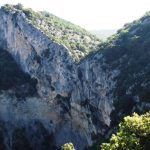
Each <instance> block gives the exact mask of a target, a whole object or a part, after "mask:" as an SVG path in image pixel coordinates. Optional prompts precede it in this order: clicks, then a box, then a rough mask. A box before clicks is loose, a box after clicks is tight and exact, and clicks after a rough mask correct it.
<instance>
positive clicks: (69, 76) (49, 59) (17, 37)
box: [0, 10, 114, 149]
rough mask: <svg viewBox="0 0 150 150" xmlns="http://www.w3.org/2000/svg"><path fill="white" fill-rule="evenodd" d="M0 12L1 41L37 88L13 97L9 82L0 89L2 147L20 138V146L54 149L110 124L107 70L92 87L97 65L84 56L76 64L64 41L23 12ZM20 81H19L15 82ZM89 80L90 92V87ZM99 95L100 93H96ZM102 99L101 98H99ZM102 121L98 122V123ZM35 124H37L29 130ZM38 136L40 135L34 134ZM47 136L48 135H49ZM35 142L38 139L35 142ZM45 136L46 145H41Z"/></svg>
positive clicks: (78, 142) (83, 141)
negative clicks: (31, 93)
mask: <svg viewBox="0 0 150 150" xmlns="http://www.w3.org/2000/svg"><path fill="white" fill-rule="evenodd" d="M0 16H2V18H1V20H0V32H1V34H0V39H1V40H0V47H1V48H2V49H6V50H7V51H8V52H9V53H10V54H11V55H12V56H13V58H14V59H15V61H16V62H17V64H18V65H19V66H20V68H21V69H22V70H23V71H24V72H26V73H28V74H29V75H30V76H31V78H34V79H36V80H37V85H36V88H37V94H36V95H34V96H30V97H29V96H28V95H26V96H25V97H23V98H22V97H19V99H18V98H17V97H16V96H14V95H13V94H12V93H13V89H12V88H10V89H9V90H7V91H4V92H2V93H1V95H0V96H1V105H0V106H1V107H2V109H1V110H0V114H1V120H2V124H5V125H4V126H5V127H6V132H7V134H9V138H8V139H7V138H6V137H5V136H4V135H5V133H4V128H3V127H2V132H3V136H4V137H3V141H4V143H3V144H4V145H5V147H6V148H7V149H16V146H17V143H19V148H20V149H21V148H22V147H23V145H29V146H28V148H31V149H49V148H52V147H53V149H54V146H58V147H59V146H60V145H62V144H64V143H65V142H69V141H72V142H73V143H74V144H75V146H76V147H77V148H78V149H83V147H85V146H87V145H91V144H92V136H93V135H95V134H97V133H98V132H102V133H103V132H104V131H103V129H104V128H103V127H104V126H105V125H109V124H110V120H109V115H110V112H111V108H110V106H109V102H108V99H107V98H106V93H108V91H109V89H107V88H108V87H109V86H108V84H110V86H111V88H112V87H113V83H111V81H108V82H105V79H106V76H105V75H106V74H107V73H103V71H102V69H101V66H100V69H99V70H98V71H100V72H102V76H101V77H100V78H98V79H97V81H96V82H97V83H100V82H103V83H104V86H102V87H99V89H96V87H95V84H96V82H95V79H96V78H97V76H98V75H99V73H98V72H97V71H96V70H93V72H92V73H91V72H90V68H91V67H95V66H94V64H93V65H92V64H91V66H89V65H88V63H90V62H85V63H83V64H82V65H81V66H78V65H76V63H75V62H74V60H73V59H72V58H71V56H70V54H69V51H68V49H67V48H66V47H64V46H62V45H59V44H57V43H55V42H53V41H52V40H50V39H49V38H48V37H47V36H45V35H44V34H43V33H42V32H41V31H40V30H38V29H36V28H35V27H34V26H33V25H31V24H30V23H29V22H28V21H27V19H26V16H25V15H24V14H23V13H22V12H18V11H16V12H12V13H7V12H5V11H3V10H1V11H0ZM82 68H83V69H82ZM93 69H94V68H93ZM94 76H95V77H94ZM113 76H114V75H112V77H113ZM84 78H85V79H84ZM89 81H90V82H89ZM91 83H92V85H90V84H91ZM22 86H24V84H22V85H20V88H21V87H22ZM92 86H94V87H93V90H96V91H95V92H94V91H93V90H91V88H92ZM102 90H103V91H102ZM81 91H83V92H81ZM100 91H101V93H99V92H100ZM98 95H101V97H99V98H97V96H98ZM101 99H102V102H99V100H101ZM8 108H9V111H8V110H7V109H8ZM97 110H98V111H97ZM104 110H105V111H104ZM93 112H94V113H93ZM99 121H100V122H99ZM37 122H38V123H37ZM97 122H98V123H97ZM101 123H103V125H102V128H101V129H99V127H98V125H100V124H101ZM37 124H38V129H37V131H34V130H36V129H34V126H37ZM39 124H40V125H39ZM39 126H40V127H39ZM29 128H31V133H32V132H33V133H32V135H31V133H29V132H30V129H29ZM43 130H44V131H43ZM14 132H15V133H14ZM16 132H17V133H16ZM18 132H19V133H21V135H22V136H21V137H20V138H19V139H21V140H18V134H19V133H18ZM37 132H38V133H37ZM43 132H44V133H43ZM45 132H46V133H45ZM14 134H15V136H14ZM31 136H33V137H34V138H32V137H31ZM38 136H40V137H41V138H40V139H38ZM14 137H15V138H14ZM50 139H53V141H48V140H50ZM37 142H38V143H39V144H38V145H36V144H35V143H37ZM44 142H46V144H45V146H47V147H42V145H43V143H44ZM12 143H14V145H13V144H12ZM25 143H28V144H25ZM13 147H15V148H13Z"/></svg>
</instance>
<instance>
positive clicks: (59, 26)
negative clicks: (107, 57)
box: [2, 4, 101, 61]
mask: <svg viewBox="0 0 150 150" xmlns="http://www.w3.org/2000/svg"><path fill="white" fill-rule="evenodd" d="M2 9H4V10H5V11H6V12H11V13H13V12H16V11H19V12H23V13H24V14H25V15H26V17H27V18H28V21H29V22H30V23H31V24H33V25H34V26H35V27H36V28H38V29H39V30H41V31H42V32H43V33H44V34H46V35H47V36H48V37H49V38H50V39H52V40H54V41H55V42H57V43H59V44H63V45H65V46H66V47H67V48H68V49H69V51H70V54H71V55H72V56H73V58H75V60H76V61H79V60H80V59H81V58H83V57H84V56H86V55H88V54H89V53H90V52H92V51H96V50H97V46H98V45H99V44H100V43H101V41H100V39H99V38H98V37H96V36H95V35H93V34H91V33H90V32H88V31H86V30H85V29H83V28H81V27H79V26H77V25H74V24H72V23H70V22H68V21H66V20H63V19H61V18H59V17H57V16H55V15H53V14H50V13H49V12H46V11H42V12H35V11H33V10H32V9H30V8H28V9H25V8H23V6H22V5H21V4H18V5H16V6H13V5H8V4H7V5H5V6H3V7H2Z"/></svg>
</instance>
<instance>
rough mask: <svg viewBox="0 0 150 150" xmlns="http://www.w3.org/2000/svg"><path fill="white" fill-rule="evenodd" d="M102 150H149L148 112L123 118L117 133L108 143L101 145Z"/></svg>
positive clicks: (149, 118)
mask: <svg viewBox="0 0 150 150" xmlns="http://www.w3.org/2000/svg"><path fill="white" fill-rule="evenodd" d="M101 147H102V150H149V148H150V112H149V113H146V114H144V115H141V116H139V115H138V114H136V113H134V115H133V116H132V117H130V116H128V117H125V118H124V122H122V123H121V124H120V125H119V131H118V132H117V133H116V134H113V135H112V137H111V139H110V143H104V144H102V146H101Z"/></svg>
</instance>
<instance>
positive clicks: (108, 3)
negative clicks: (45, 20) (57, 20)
mask: <svg viewBox="0 0 150 150" xmlns="http://www.w3.org/2000/svg"><path fill="white" fill-rule="evenodd" d="M6 3H8V4H17V3H21V4H23V5H24V7H28V8H32V9H34V10H36V11H41V10H46V11H48V12H50V13H52V14H54V15H56V16H58V17H61V18H63V19H66V20H68V21H70V22H72V23H75V24H77V25H80V26H81V27H83V28H86V29H87V30H103V29H120V28H121V27H122V26H123V25H124V24H125V23H128V22H132V21H133V20H135V19H138V18H140V17H141V16H142V15H144V14H145V12H147V11H150V0H0V6H1V5H3V4H6Z"/></svg>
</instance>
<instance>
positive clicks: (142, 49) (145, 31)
mask: <svg viewBox="0 0 150 150" xmlns="http://www.w3.org/2000/svg"><path fill="white" fill-rule="evenodd" d="M100 56H101V57H100ZM84 61H85V62H86V61H89V64H93V65H92V66H91V68H90V69H92V68H93V69H92V70H91V72H93V71H95V70H97V69H98V68H99V67H100V66H99V64H104V65H103V66H102V68H103V71H104V72H107V74H108V77H107V80H109V79H110V78H112V77H111V73H112V72H113V71H115V70H116V71H117V72H118V75H117V76H116V77H115V78H112V79H111V80H112V81H114V83H113V84H114V87H113V88H112V89H111V88H110V89H109V87H107V89H109V92H110V93H112V96H111V99H112V100H113V106H112V108H113V109H112V112H111V116H110V118H111V125H110V127H109V129H108V132H107V131H106V132H105V134H104V135H103V136H101V135H99V136H97V137H96V139H97V142H96V143H95V144H94V145H93V146H92V147H90V148H89V149H88V150H97V148H99V146H100V143H102V142H104V140H106V139H108V137H109V136H110V135H111V133H113V132H115V131H116V129H117V128H116V127H118V124H119V123H120V121H122V120H123V117H124V116H127V115H131V114H132V113H133V112H137V113H139V114H143V113H145V112H147V111H150V12H148V13H146V14H145V15H144V16H143V17H142V18H140V19H139V20H136V21H134V22H132V23H130V24H126V25H125V26H124V27H123V28H122V29H120V30H118V31H117V34H115V35H113V36H112V37H110V38H109V39H108V40H107V41H106V42H105V43H103V44H101V46H100V51H98V52H97V53H96V54H94V55H91V56H89V57H88V59H87V60H86V59H85V60H84ZM103 62H104V63H103ZM83 63H84V62H83ZM96 63H97V64H96ZM95 64H96V65H95ZM107 74H106V75H107ZM109 74H110V75H109ZM91 76H92V77H94V78H95V74H92V75H91ZM99 76H102V75H99ZM95 81H96V82H97V81H98V78H96V79H95ZM91 84H94V81H93V83H91ZM95 84H97V88H96V89H98V88H99V87H102V85H101V84H100V83H98V82H97V83H95ZM90 86H92V85H90ZM110 87H111V84H110ZM92 89H94V86H92ZM96 89H94V92H95V91H96ZM109 92H108V91H107V90H106V89H104V93H106V94H105V95H106V97H108V98H109V96H108V95H109ZM99 102H101V100H100V101H99ZM93 113H94V111H93ZM105 138H106V139H105Z"/></svg>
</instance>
